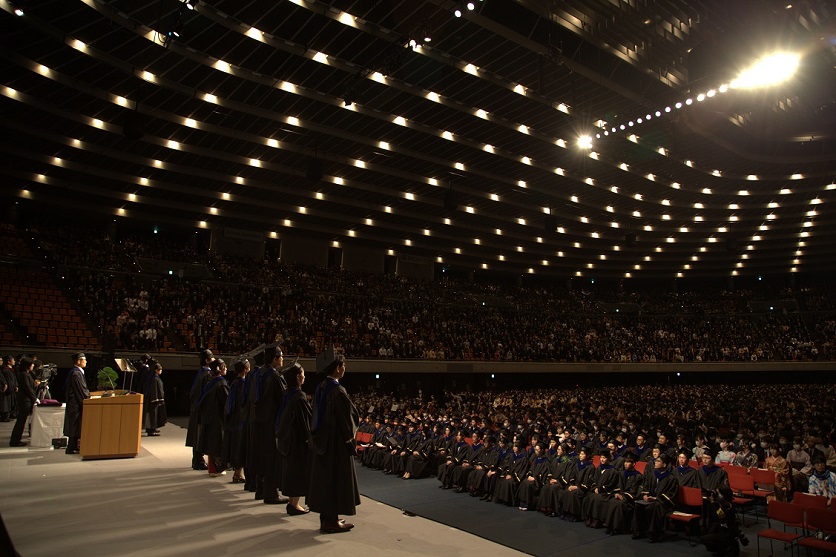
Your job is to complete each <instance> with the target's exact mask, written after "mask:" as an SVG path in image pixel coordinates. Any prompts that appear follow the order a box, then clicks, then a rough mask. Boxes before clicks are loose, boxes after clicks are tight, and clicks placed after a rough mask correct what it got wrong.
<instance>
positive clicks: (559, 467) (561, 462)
mask: <svg viewBox="0 0 836 557" xmlns="http://www.w3.org/2000/svg"><path fill="white" fill-rule="evenodd" d="M573 462H574V461H573V460H572V459H570V458H569V457H566V456H564V457H560V458H555V459H554V460H552V461H551V463H550V464H549V472H548V474H546V479H545V483H543V486H542V487H541V488H540V496H539V497H538V500H537V509H538V510H539V511H540V512H544V513H546V514H551V513H553V512H555V511H560V509H562V508H563V507H562V506H561V503H560V496H561V492H562V491H563V488H564V487H565V486H566V478H565V477H564V474H565V473H566V467H567V466H569V465H570V464H572V463H573Z"/></svg>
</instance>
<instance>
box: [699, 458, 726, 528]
mask: <svg viewBox="0 0 836 557" xmlns="http://www.w3.org/2000/svg"><path fill="white" fill-rule="evenodd" d="M728 486H729V476H728V474H727V473H726V471H725V470H723V469H722V468H720V467H719V466H700V468H699V470H697V487H699V488H700V489H702V490H704V491H711V492H716V491H717V490H718V489H720V488H721V487H728ZM719 522H720V521H719V519H718V517H717V513H716V512H712V507H711V503H710V499H708V498H703V505H702V519H701V520H700V523H701V526H702V529H703V531H704V532H707V531H710V530H711V529H712V528H713V526H714V525H716V524H718V523H719Z"/></svg>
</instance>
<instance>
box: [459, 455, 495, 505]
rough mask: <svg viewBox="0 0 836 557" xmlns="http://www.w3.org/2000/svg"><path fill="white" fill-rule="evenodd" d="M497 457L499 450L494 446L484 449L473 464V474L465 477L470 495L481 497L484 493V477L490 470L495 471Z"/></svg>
mask: <svg viewBox="0 0 836 557" xmlns="http://www.w3.org/2000/svg"><path fill="white" fill-rule="evenodd" d="M498 457H499V448H498V447H496V446H495V445H494V446H492V447H487V446H486V447H485V448H484V449H483V450H482V452H481V454H480V456H479V458H478V459H477V460H476V461H474V462H473V472H471V473H470V475H469V476H468V477H467V484H466V486H465V487H466V489H467V491H469V492H470V493H475V494H478V495H482V494H484V492H485V476H486V475H487V473H488V471H489V470H491V469H492V468H493V469H495V468H496V465H497V458H498Z"/></svg>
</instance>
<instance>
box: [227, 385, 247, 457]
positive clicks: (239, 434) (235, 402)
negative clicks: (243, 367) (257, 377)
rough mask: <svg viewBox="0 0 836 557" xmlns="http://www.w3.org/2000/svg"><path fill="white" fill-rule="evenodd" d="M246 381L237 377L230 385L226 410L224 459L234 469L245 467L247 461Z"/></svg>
mask: <svg viewBox="0 0 836 557" xmlns="http://www.w3.org/2000/svg"><path fill="white" fill-rule="evenodd" d="M246 396H247V391H246V379H243V378H241V377H236V378H235V379H234V380H233V381H232V383H231V384H230V385H229V398H227V400H226V408H224V449H223V458H224V460H225V461H227V462H228V463H229V464H230V465H231V466H232V468H233V469H235V470H237V469H238V468H241V467H243V466H244V465H245V464H246V459H247V436H246V432H247V422H246V419H245V411H244V410H245V409H244V404H245V402H246Z"/></svg>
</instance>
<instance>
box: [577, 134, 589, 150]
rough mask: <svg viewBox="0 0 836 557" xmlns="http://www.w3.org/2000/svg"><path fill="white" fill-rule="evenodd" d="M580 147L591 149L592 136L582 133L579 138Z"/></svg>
mask: <svg viewBox="0 0 836 557" xmlns="http://www.w3.org/2000/svg"><path fill="white" fill-rule="evenodd" d="M578 147H580V148H581V149H590V148H591V147H592V137H590V136H588V135H582V136H580V137H579V138H578Z"/></svg>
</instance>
